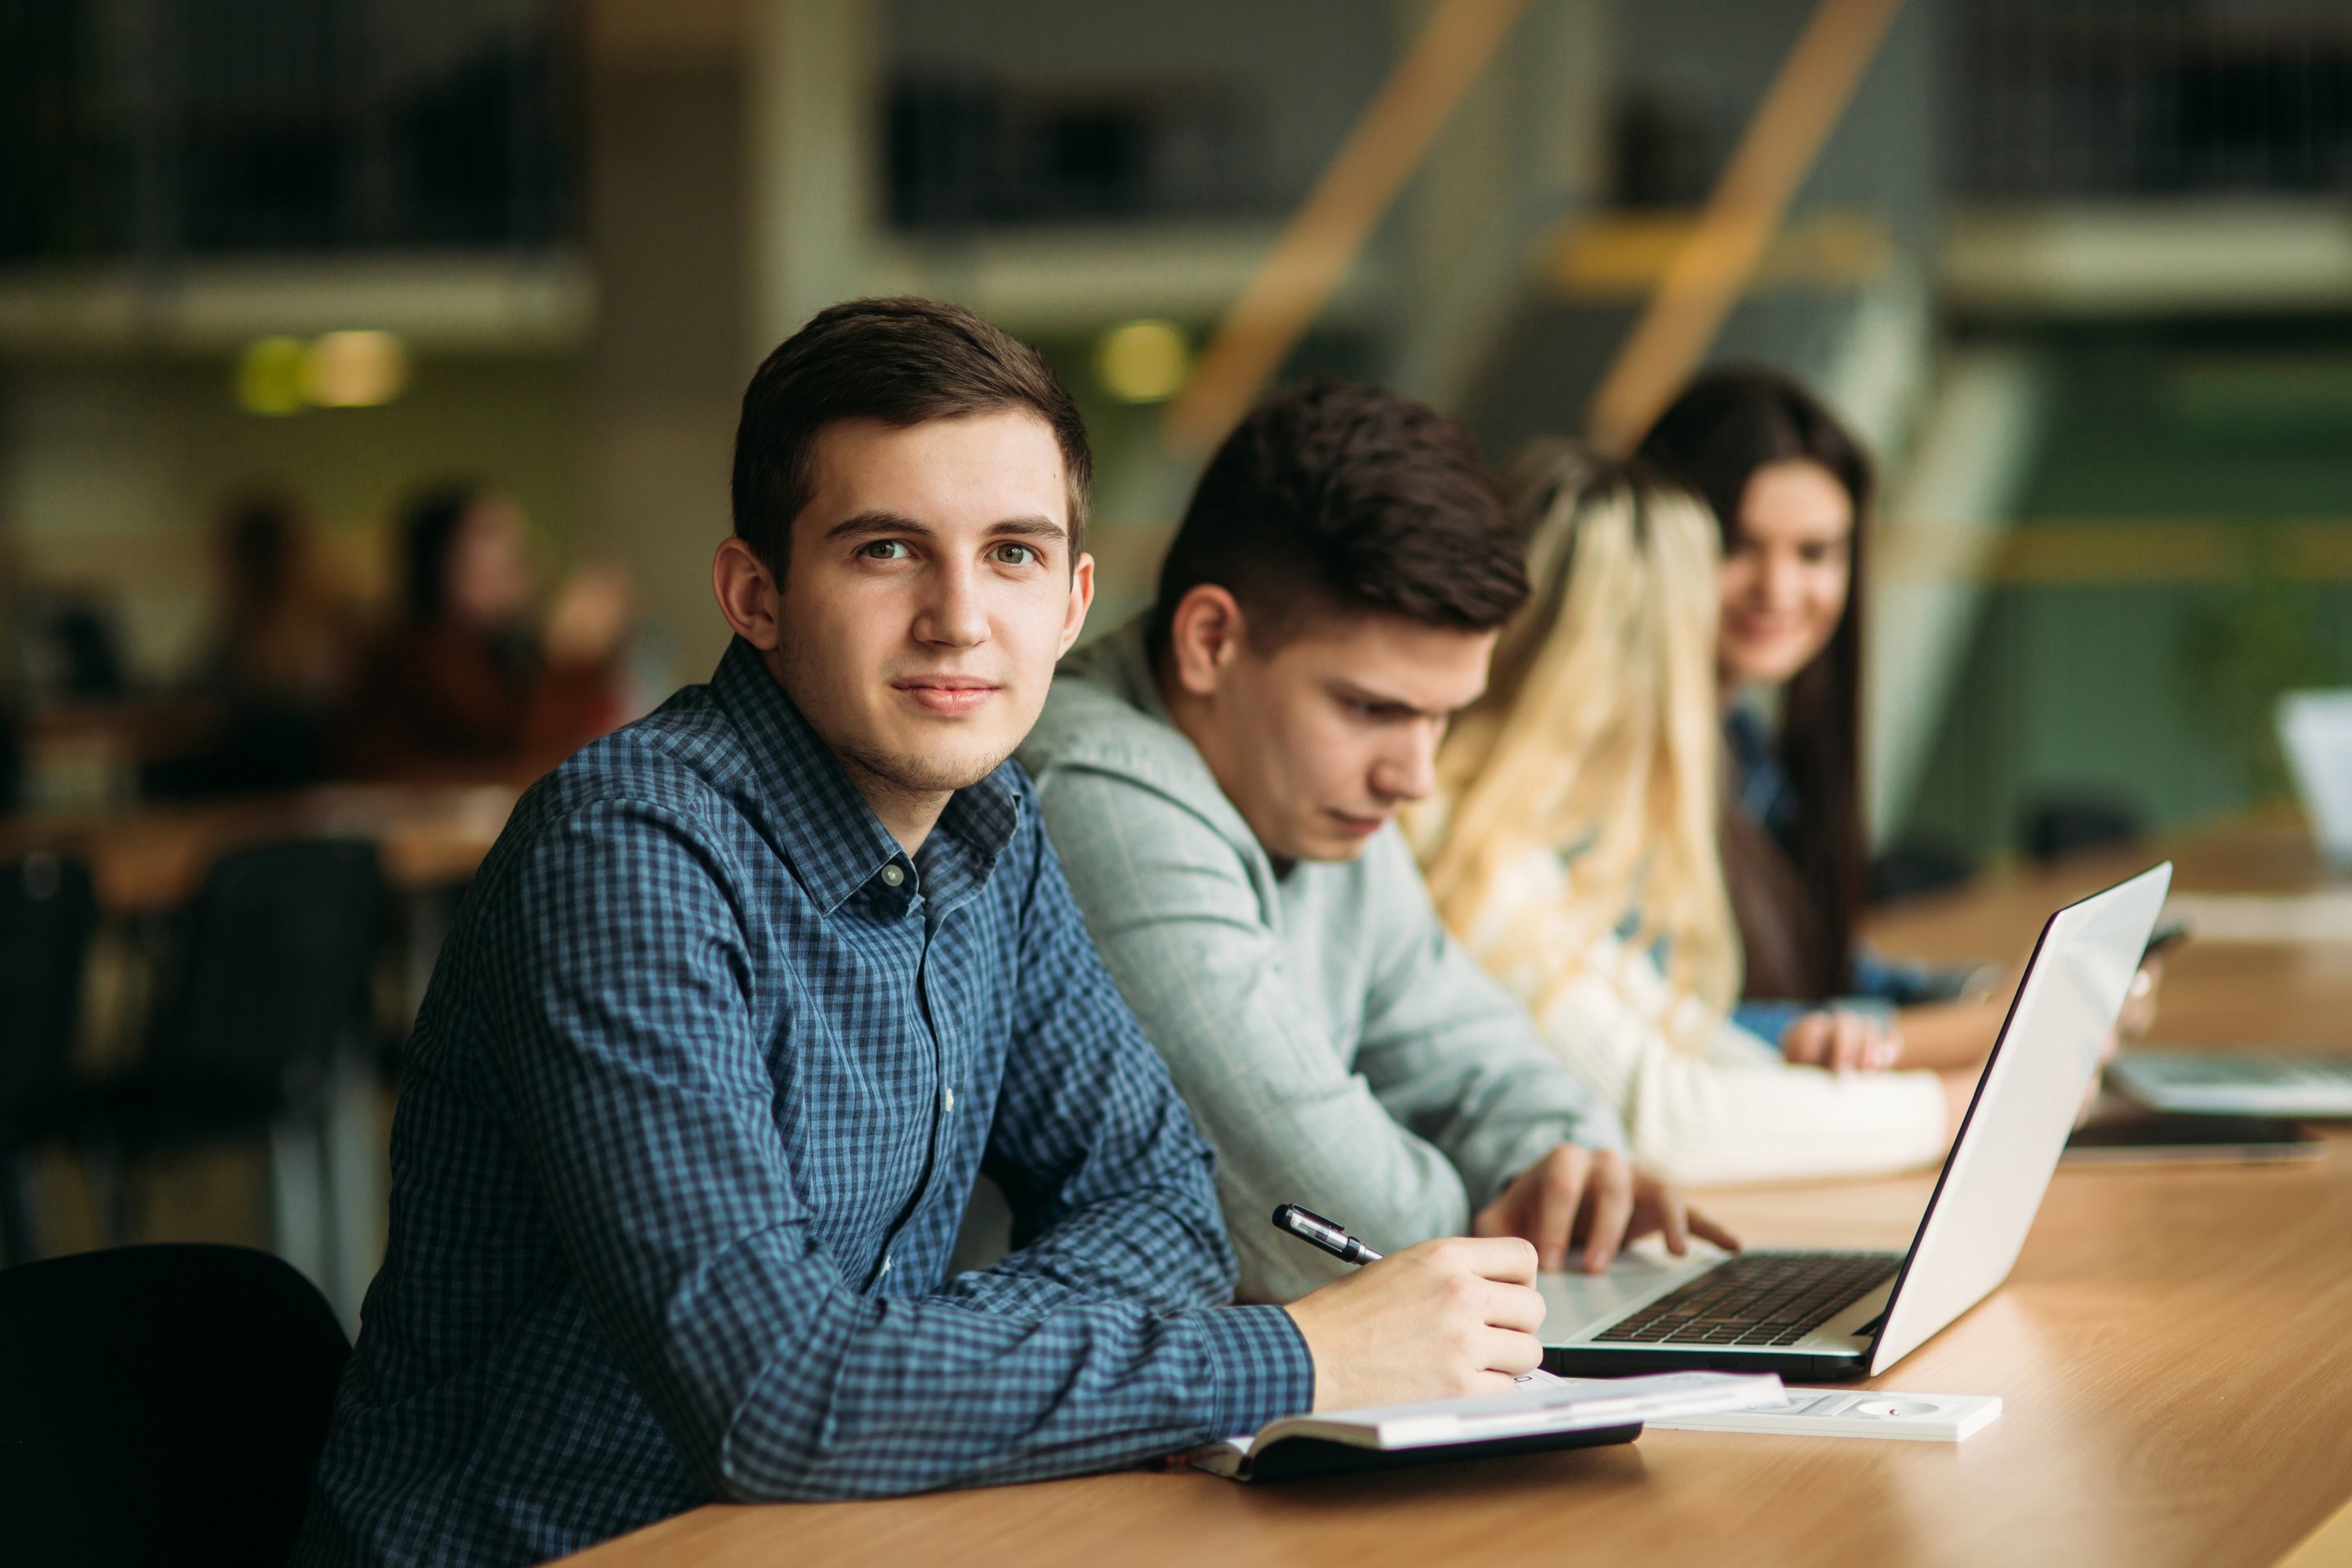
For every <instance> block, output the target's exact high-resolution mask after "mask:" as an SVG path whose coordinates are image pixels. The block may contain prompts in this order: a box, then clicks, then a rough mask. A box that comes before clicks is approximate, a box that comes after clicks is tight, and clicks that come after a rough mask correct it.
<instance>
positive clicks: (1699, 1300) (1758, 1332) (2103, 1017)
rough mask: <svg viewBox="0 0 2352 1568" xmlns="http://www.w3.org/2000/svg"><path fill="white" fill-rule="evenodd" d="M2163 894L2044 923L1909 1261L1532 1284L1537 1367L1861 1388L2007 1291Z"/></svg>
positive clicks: (2127, 891) (1691, 1269)
mask: <svg viewBox="0 0 2352 1568" xmlns="http://www.w3.org/2000/svg"><path fill="white" fill-rule="evenodd" d="M2171 885H2172V864H2171V862H2170V861H2167V862H2165V863H2164V864H2163V865H2160V866H2158V867H2155V868H2152V869H2150V870H2147V871H2143V872H2141V873H2140V874H2139V875H2138V876H2137V877H2134V878H2133V879H2131V880H2130V881H2128V882H2125V883H2122V884H2121V885H2119V886H2116V887H2113V888H2110V889H2107V890H2106V891H2105V892H2104V893H2098V894H2095V895H2094V896H2092V897H2090V898H2087V899H2084V900H2083V901H2082V902H2081V903H2078V904H2069V905H2068V906H2067V907H2066V908H2064V909H2063V910H2059V911H2058V912H2057V913H2056V914H2054V915H2052V916H2051V917H2050V921H2049V923H2048V924H2046V925H2044V926H2043V927H2042V940H2041V941H2040V942H2037V943H2036V944H2035V946H2034V950H2033V959H2032V963H2030V964H2028V965H2027V967H2026V971H2025V980H2024V983H2023V984H2021V985H2020V986H2019V987H2018V992H2017V997H2016V1000H2015V1001H2013V1002H2012V1003H2011V1005H2010V1009H2009V1016H2008V1018H2007V1019H2006V1020H2005V1021H2004V1022H2003V1023H2002V1025H2001V1030H2000V1038H1999V1040H1997V1041H1996V1042H1995V1043H1994V1045H1993V1048H1992V1055H1991V1056H1990V1058H1988V1059H1987V1061H1986V1063H1985V1069H1984V1074H1983V1076H1982V1078H1981V1079H1979V1081H1978V1083H1977V1092H1976V1098H1975V1100H1973V1101H1972V1102H1971V1103H1970V1105H1969V1114H1968V1117H1967V1119H1966V1120H1965V1121H1962V1122H1961V1124H1960V1135H1959V1137H1958V1140H1957V1141H1955V1142H1954V1143H1953V1146H1952V1153H1951V1157H1950V1158H1949V1159H1948V1160H1946V1161H1945V1162H1944V1172H1943V1174H1942V1175H1941V1176H1940V1177H1938V1178H1937V1182H1936V1191H1935V1194H1934V1195H1933V1196H1931V1197H1930V1198H1929V1199H1928V1200H1927V1213H1926V1215H1923V1216H1921V1218H1920V1221H1919V1230H1918V1234H1917V1235H1916V1236H1915V1237H1913V1238H1912V1241H1911V1249H1910V1251H1908V1252H1794V1251H1765V1250H1758V1251H1753V1252H1743V1253H1739V1254H1738V1255H1736V1256H1733V1257H1730V1258H1710V1259H1698V1260H1694V1259H1673V1258H1652V1257H1650V1256H1648V1255H1647V1254H1646V1253H1644V1254H1641V1255H1635V1256H1633V1257H1630V1258H1625V1259H1623V1260H1622V1261H1621V1262H1620V1263H1619V1264H1618V1265H1617V1267H1615V1268H1612V1269H1611V1270H1610V1271H1609V1272H1608V1273H1607V1274H1605V1275H1601V1276H1598V1277H1594V1276H1588V1275H1580V1274H1547V1275H1544V1276H1543V1277H1542V1278H1541V1280H1540V1284H1541V1287H1542V1289H1543V1293H1544V1300H1545V1303H1546V1307H1547V1309H1548V1310H1547V1311H1546V1313H1545V1316H1544V1327H1543V1332H1544V1365H1545V1367H1546V1368H1548V1369H1549V1370H1550V1371H1552V1372H1555V1373H1563V1374H1566V1375H1570V1376H1599V1377H1613V1376H1619V1375H1622V1374H1626V1373H1645V1372H1675V1371H1682V1370H1686V1369H1696V1368H1711V1369H1718V1370H1721V1371H1725V1372H1777V1373H1780V1374H1781V1375H1782V1376H1784V1377H1805V1378H1829V1379H1837V1378H1851V1377H1865V1376H1875V1375H1876V1374H1877V1373H1882V1372H1884V1371H1885V1370H1886V1369H1887V1368H1888V1367H1890V1366H1892V1365H1894V1364H1895V1363H1896V1362H1898V1361H1900V1360H1902V1359H1903V1358H1904V1357H1905V1356H1906V1355H1908V1354H1910V1353H1911V1352H1913V1351H1914V1350H1916V1349H1917V1348H1918V1347H1919V1346H1920V1345H1921V1344H1923V1343H1925V1342H1927V1340H1928V1339H1929V1338H1930V1337H1931V1336H1933V1335H1934V1334H1935V1333H1937V1331H1939V1330H1941V1329H1942V1328H1943V1327H1944V1325H1945V1324H1947V1323H1948V1322H1950V1321H1952V1320H1953V1319H1955V1318H1957V1317H1958V1316H1959V1315H1960V1314H1961V1313H1962V1312H1965V1311H1967V1310H1969V1308H1970V1307H1973V1306H1975V1305H1976V1304H1977V1303H1978V1302H1979V1301H1980V1300H1983V1299H1984V1298H1985V1297H1986V1296H1987V1295H1989V1294H1990V1293H1991V1291H1992V1290H1993V1289H1994V1288H1995V1287H1996V1286H1998V1285H1999V1284H2000V1282H2001V1281H2002V1280H2003V1279H2006V1278H2008V1276H2009V1269H2010V1265H2011V1264H2012V1263H2014V1262H2016V1261H2017V1253H2018V1249H2019V1248H2020V1247H2022V1246H2024V1245H2025V1233H2026V1231H2027V1230H2028V1229H2030V1228H2031V1227H2032V1224H2033V1215H2034V1211H2035V1210H2037V1209H2039V1208H2040V1207H2041V1206H2042V1193H2043V1192H2044V1191H2046V1190H2047V1189H2048V1187H2049V1185H2050V1175H2051V1173H2052V1172H2053V1171H2054V1170H2056V1169H2057V1165H2058V1155H2059V1152H2061V1151H2062V1150H2063V1148H2064V1147H2065V1143H2066V1134H2067V1132H2068V1131H2070V1130H2071V1129H2072V1128H2073V1126H2074V1117H2075V1113H2076V1112H2077V1111H2078V1110H2081V1108H2082V1104H2083V1097H2084V1094H2085V1093H2087V1092H2088V1091H2089V1089H2090V1087H2091V1080H2092V1079H2094V1078H2095V1077H2096V1076H2097V1075H2098V1071H2099V1053H2100V1049H2101V1047H2103V1046H2104V1045H2105V1042H2106V1038H2107V1036H2108V1034H2109V1032H2110V1031H2112V1030H2113V1029H2114V1028H2115V1026H2116V1015H2117V1014H2118V1013H2120V1012H2121V1011H2122V1010H2123V1005H2124V994H2125V992H2126V990H2127V989H2128V988H2129V986H2130V985H2131V979H2132V974H2133V973H2134V972H2135V971H2136V970H2137V969H2138V967H2139V959H2140V952H2141V950H2142V949H2143V948H2144V947H2145V946H2146V945H2147V938H2148V933H2149V932H2150V931H2153V930H2154V929H2155V928H2156V916H2157V911H2158V910H2159V909H2161V908H2162V907H2163V904H2164V895H2165V892H2166V890H2167V889H2169V888H2170V887H2171Z"/></svg>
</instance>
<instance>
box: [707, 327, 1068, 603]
mask: <svg viewBox="0 0 2352 1568" xmlns="http://www.w3.org/2000/svg"><path fill="white" fill-rule="evenodd" d="M1006 410H1026V411H1027V412H1029V413H1032V414H1034V415H1035V416H1037V417H1038V418H1040V419H1042V420H1044V421H1045V424H1046V426H1048V427H1049V428H1050V429H1051V430H1052V431H1053V432H1054V440H1055V443H1056V444H1057V445H1058V446H1059V447H1061V448H1062V473H1063V477H1064V479H1065V480H1066V482H1067V484H1068V487H1069V497H1070V520H1069V521H1070V560H1071V562H1072V563H1076V560H1077V558H1078V552H1079V551H1080V550H1082V549H1083V548H1084V547H1085V544H1086V532H1087V509H1088V507H1089V506H1090V505H1091V504H1092V502H1093V498H1094V474H1095V469H1094V457H1093V454H1092V453H1091V452H1090V451H1088V449H1087V429H1086V426H1085V425H1084V424H1083V423H1082V422H1081V421H1080V420H1079V418H1078V408H1077V405H1076V404H1075V403H1073V402H1072V401H1071V400H1070V395H1069V394H1068V393H1067V392H1066V391H1065V390H1063V387H1062V384H1061V382H1060V381H1059V380H1057V379H1056V378H1055V375H1054V373H1053V371H1052V370H1051V369H1049V368H1048V367H1047V365H1046V363H1045V359H1044V358H1043V357H1042V356H1041V355H1040V354H1039V353H1037V351H1036V350H1035V349H1033V348H1031V347H1030V346H1029V345H1028V344H1026V343H1024V342H1018V341H1016V340H1015V339H1013V338H1011V337H1008V336H1007V335H1006V334H1005V333H1003V332H1002V331H998V330H997V329H996V328H995V327H993V326H992V325H990V324H989V323H988V322H987V321H982V319H981V318H980V317H978V316H976V315H974V314H973V313H972V312H971V311H970V310H965V309H964V308H963V307H962V306H961V305H943V304H940V302H939V301H938V300H915V299H899V300H847V301H845V303H842V304H839V305H834V306H830V307H828V308H827V309H825V310H819V311H818V312H817V313H816V314H815V315H814V316H813V317H811V318H810V319H809V322H808V324H807V325H806V326H804V327H803V328H802V329H801V330H800V331H797V332H794V333H793V335H792V336H791V337H789V338H786V339H785V340H784V341H783V342H782V343H780V344H778V345H777V347H776V349H775V352H774V353H771V354H769V355H768V357H767V358H766V359H765V360H763V361H762V362H761V364H760V368H759V369H758V370H757V371H755V372H753V373H752V375H751V385H750V386H748V387H746V388H745V389H744V391H743V415H742V418H741V420H740V422H739V423H738V424H737V425H736V426H735V474H734V482H733V500H734V511H735V535H736V537H737V538H739V539H741V540H744V541H746V542H749V543H750V544H751V548H752V549H753V550H754V551H756V552H758V553H759V556H760V559H761V560H762V561H764V562H766V563H768V569H769V570H770V571H772V572H773V573H775V574H776V575H777V577H778V579H779V580H781V579H782V576H783V574H784V565H785V563H786V562H787V561H788V560H789V559H790V558H791V555H792V527H793V520H794V519H796V518H798V517H799V516H800V514H801V511H802V510H803V508H805V507H806V506H807V505H808V503H809V497H810V496H811V495H812V494H813V493H814V490H815V488H816V471H815V459H816V437H817V433H818V432H819V431H821V430H823V429H824V427H825V426H828V425H832V424H835V423H837V422H838V421H841V420H844V419H874V420H878V421H880V422H881V423H882V424H885V425H889V426H896V427H898V428H899V429H904V428H906V427H908V426H913V425H920V424H923V423H925V422H927V421H929V420H932V419H955V418H961V417H963V416H968V415H974V414H996V413H1002V412H1004V411H1006Z"/></svg>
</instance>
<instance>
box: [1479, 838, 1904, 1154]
mask: <svg viewBox="0 0 2352 1568" xmlns="http://www.w3.org/2000/svg"><path fill="white" fill-rule="evenodd" d="M1506 889H1507V891H1506V892H1505V895H1504V896H1503V897H1502V898H1498V899H1497V900H1496V906H1495V907H1490V909H1489V910H1487V911H1486V918H1485V919H1484V920H1482V921H1481V923H1480V926H1479V929H1478V930H1477V931H1474V932H1473V933H1472V939H1473V945H1474V948H1475V951H1477V952H1479V954H1480V956H1481V958H1482V960H1485V961H1486V962H1488V963H1490V964H1491V965H1492V966H1493V967H1495V968H1496V969H1497V970H1498V971H1499V973H1497V978H1499V979H1500V980H1502V982H1503V983H1504V984H1505V985H1506V986H1507V987H1508V988H1509V989H1510V990H1511V991H1512V992H1514V993H1515V994H1517V995H1518V996H1519V997H1520V998H1521V999H1522V1000H1523V1001H1525V1002H1527V1003H1528V1005H1530V1006H1533V1007H1536V1008H1537V1009H1538V1022H1539V1023H1540V1024H1541V1026H1542V1027H1543V1034H1544V1038H1545V1042H1546V1043H1547V1044H1548V1045H1549V1047H1551V1049H1552V1050H1553V1051H1554V1052H1555V1053H1556V1054H1557V1055H1558V1056H1559V1058H1560V1059H1561V1060H1562V1061H1563V1062H1565V1063H1567V1064H1568V1066H1569V1067H1570V1068H1571V1069H1573V1070H1574V1071H1575V1072H1576V1074H1577V1075H1578V1076H1579V1077H1580V1078H1582V1079H1584V1080H1585V1081H1586V1082H1587V1083H1589V1084H1591V1085H1592V1086H1593V1087H1594V1088H1595V1089H1598V1090H1600V1091H1601V1095H1602V1096H1603V1097H1604V1098H1605V1099H1606V1100H1608V1101H1609V1102H1610V1103H1611V1104H1612V1105H1613V1106H1614V1107H1616V1109H1617V1111H1618V1113H1619V1115H1620V1116H1621V1117H1622V1119H1623V1121H1624V1123H1625V1129H1626V1134H1627V1137H1628V1139H1629V1140H1630V1141H1631V1143H1632V1147H1633V1156H1634V1158H1635V1159H1637V1160H1639V1161H1640V1162H1641V1163H1643V1164H1644V1165H1647V1166H1648V1167H1650V1168H1651V1169H1652V1170H1654V1171H1655V1172H1656V1173H1658V1174H1660V1175H1662V1176H1664V1177H1666V1178H1667V1179H1669V1180H1671V1181H1675V1182H1680V1183H1684V1184H1689V1185H1694V1186H1700V1185H1718V1184H1735V1183H1741V1182H1767V1181H1789V1180H1798V1179H1802V1178H1806V1177H1814V1176H1842V1175H1863V1174H1868V1173H1878V1172H1885V1171H1897V1170H1905V1169H1908V1168H1910V1167H1913V1166H1917V1165H1926V1164H1933V1163H1935V1162H1936V1161H1937V1160H1938V1159H1940V1158H1942V1156H1943V1152H1944V1147H1945V1143H1946V1141H1947V1140H1946V1131H1945V1127H1944V1114H1945V1112H1944V1096H1943V1090H1942V1088H1941V1086H1940V1085H1939V1084H1938V1083H1937V1079H1936V1075H1935V1074H1933V1073H1927V1072H1903V1073H1833V1072H1829V1071H1826V1070H1824V1069H1822V1068H1809V1067H1798V1066H1795V1065H1793V1064H1791V1063H1790V1062H1788V1061H1786V1060H1784V1059H1783V1058H1781V1057H1780V1053H1779V1052H1778V1051H1776V1050H1774V1049H1773V1048H1772V1047H1769V1046H1768V1045H1766V1044H1765V1043H1764V1042H1763V1041H1761V1040H1759V1039H1758V1038H1756V1037H1754V1036H1752V1035H1749V1034H1748V1033H1747V1032H1746V1031H1745V1030H1742V1029H1740V1028H1738V1026H1734V1025H1732V1024H1730V1023H1729V1022H1721V1023H1718V1024H1717V1025H1715V1026H1713V1027H1712V1029H1711V1030H1709V1031H1708V1032H1707V1033H1706V1035H1705V1037H1704V1038H1703V1040H1702V1041H1701V1042H1700V1043H1697V1044H1696V1045H1694V1044H1688V1043H1684V1042H1682V1041H1678V1040H1677V1039H1676V1037H1675V1029H1674V1027H1673V1024H1674V1021H1675V1016H1676V1010H1677V1009H1678V1008H1683V1009H1691V1008H1696V1005H1697V1004H1696V1002H1694V1001H1692V1000H1690V999H1688V998H1677V997H1676V996H1675V994H1674V993H1673V991H1672V990H1671V988H1670V986H1669V985H1668V983H1667V981H1666V978H1665V976H1664V974H1663V973H1660V972H1659V969H1658V966H1657V964H1656V963H1655V962H1654V960H1653V959H1652V958H1650V957H1649V955H1647V954H1646V953H1636V952H1630V951H1629V950H1627V949H1626V948H1625V947H1624V946H1623V944H1622V943H1621V942H1617V941H1616V940H1615V939H1614V938H1612V937H1603V938H1601V939H1600V940H1599V941H1597V942H1591V943H1589V944H1588V945H1587V946H1586V948H1585V950H1584V951H1583V952H1582V953H1581V955H1580V957H1579V958H1577V959H1575V960H1574V961H1573V962H1574V963H1575V964H1576V967H1575V970H1574V972H1573V973H1570V974H1569V975H1568V976H1567V977H1566V978H1565V979H1559V978H1558V966H1559V964H1561V963H1563V962H1569V961H1567V960H1564V959H1563V958H1562V957H1561V956H1559V955H1563V954H1568V953H1570V952H1573V951H1574V944H1575V940H1576V939H1575V938H1574V937H1573V936H1572V935H1571V934H1570V932H1571V930H1572V928H1571V924H1570V921H1569V920H1568V919H1567V918H1566V916H1567V911H1566V906H1565V902H1564V900H1565V899H1566V897H1567V896H1568V894H1567V887H1566V881H1565V879H1564V878H1560V877H1559V876H1558V875H1557V874H1555V875H1553V876H1551V877H1549V878H1539V877H1533V876H1529V877H1524V878H1515V879H1507V882H1506ZM1544 927H1551V928H1555V929H1556V930H1557V931H1558V932H1559V940H1557V941H1549V940H1544V941H1536V942H1527V941H1524V940H1521V941H1515V942H1512V944H1511V945H1512V947H1513V949H1514V951H1517V952H1529V951H1533V952H1542V953H1544V954H1546V955H1547V959H1546V961H1543V962H1536V961H1520V962H1497V960H1496V947H1497V946H1498V944H1499V942H1500V940H1501V938H1502V935H1503V933H1505V932H1511V933H1517V935H1519V936H1521V937H1524V935H1525V933H1526V932H1527V931H1530V930H1536V931H1541V930H1542V929H1543V928H1544Z"/></svg>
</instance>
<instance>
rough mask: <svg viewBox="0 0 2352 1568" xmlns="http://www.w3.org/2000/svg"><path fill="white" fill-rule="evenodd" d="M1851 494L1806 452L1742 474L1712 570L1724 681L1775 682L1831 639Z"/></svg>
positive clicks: (1847, 564) (1849, 564) (1846, 555)
mask: <svg viewBox="0 0 2352 1568" xmlns="http://www.w3.org/2000/svg"><path fill="white" fill-rule="evenodd" d="M1853 524H1854V518H1853V497H1852V496H1850V495H1848V494H1847V493H1846V489H1845V486H1843V484H1841V483H1839V482H1838V478H1837V476H1836V475H1835V474H1832V472H1830V470H1829V469H1827V468H1823V467H1822V465H1821V464H1819V463H1816V462H1813V461H1811V459H1809V458H1795V459H1792V460H1790V461H1788V462H1782V463H1768V464H1766V465H1765V466H1764V467H1762V468H1759V469H1757V470H1756V472H1755V473H1753V474H1752V475H1750V476H1749V477H1748V489H1747V490H1746V491H1745V493H1743V494H1742V495H1741V496H1740V498H1739V515H1738V517H1737V518H1736V519H1734V520H1732V526H1731V529H1730V540H1729V542H1728V543H1727V545H1726V546H1725V549H1724V552H1723V568H1722V572H1721V575H1720V582H1721V584H1722V586H1723V623H1722V632H1721V642H1720V644H1719V647H1718V653H1717V658H1718V659H1719V660H1720V662H1721V665H1722V669H1723V680H1724V684H1725V685H1726V686H1727V687H1732V688H1738V687H1742V686H1778V685H1780V683H1782V682H1783V681H1786V680H1788V679H1790V677H1791V676H1793V675H1795V674H1796V673H1797V672H1798V671H1799V670H1801V669H1802V668H1805V666H1807V665H1808V664H1811V662H1812V661H1813V659H1814V658H1815V657H1816V656H1818V655H1819V654H1820V653H1821V651H1822V649H1823V648H1825V647H1828V646H1829V643H1830V638H1831V637H1833V636H1835V635H1836V633H1837V628H1838V623H1839V621H1840V620H1842V619H1843V617H1844V616H1845V606H1846V597H1847V595H1848V593H1849V591H1850V590H1851V588H1852V586H1853Z"/></svg>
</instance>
